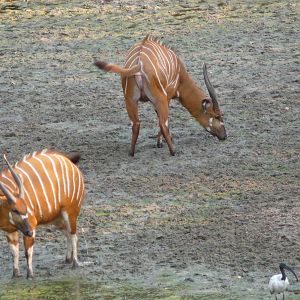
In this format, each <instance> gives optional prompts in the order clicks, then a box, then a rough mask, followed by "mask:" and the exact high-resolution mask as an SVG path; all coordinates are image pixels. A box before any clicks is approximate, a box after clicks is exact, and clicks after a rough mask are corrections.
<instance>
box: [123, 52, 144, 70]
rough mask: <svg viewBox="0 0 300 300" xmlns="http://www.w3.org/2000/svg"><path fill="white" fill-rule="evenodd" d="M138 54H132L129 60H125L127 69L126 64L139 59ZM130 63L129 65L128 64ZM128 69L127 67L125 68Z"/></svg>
mask: <svg viewBox="0 0 300 300" xmlns="http://www.w3.org/2000/svg"><path fill="white" fill-rule="evenodd" d="M139 54H140V53H139V52H137V53H134V54H132V55H131V56H130V57H129V58H127V59H126V62H125V67H127V65H128V64H130V65H131V64H132V62H133V61H135V60H136V59H137V58H138V57H139ZM129 62H130V63H129ZM127 68H128V67H127Z"/></svg>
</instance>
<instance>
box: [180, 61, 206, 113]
mask: <svg viewBox="0 0 300 300" xmlns="http://www.w3.org/2000/svg"><path fill="white" fill-rule="evenodd" d="M178 91H179V95H180V96H179V101H180V102H181V104H182V105H183V106H184V107H185V108H186V109H187V110H188V111H189V112H190V114H191V115H192V116H193V117H195V118H197V117H198V116H199V115H200V114H202V113H203V106H202V101H203V100H204V99H205V98H207V97H206V95H205V93H204V91H203V90H202V89H201V88H200V87H198V86H197V84H196V83H195V81H194V80H193V79H192V78H191V77H190V75H189V74H188V73H187V71H186V69H185V68H184V66H183V64H182V65H181V72H180V83H179V86H178Z"/></svg>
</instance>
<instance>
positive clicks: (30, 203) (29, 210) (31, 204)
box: [15, 165, 34, 216]
mask: <svg viewBox="0 0 300 300" xmlns="http://www.w3.org/2000/svg"><path fill="white" fill-rule="evenodd" d="M16 167H17V165H16ZM16 167H15V168H16ZM18 175H19V177H20V178H21V182H22V185H23V190H24V192H25V195H26V197H27V198H26V199H28V201H29V205H30V206H31V208H32V209H34V206H33V203H32V201H31V199H30V197H29V194H28V192H27V190H26V187H25V186H24V179H23V175H22V174H18ZM24 200H25V199H24ZM26 203H27V201H26ZM27 209H28V212H29V214H30V215H32V216H33V214H32V210H31V209H30V208H29V207H28V206H27Z"/></svg>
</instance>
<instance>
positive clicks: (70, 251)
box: [0, 150, 84, 278]
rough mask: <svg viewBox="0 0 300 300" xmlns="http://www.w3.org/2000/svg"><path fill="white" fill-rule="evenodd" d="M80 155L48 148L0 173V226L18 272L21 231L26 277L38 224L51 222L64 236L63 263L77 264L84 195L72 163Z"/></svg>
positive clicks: (14, 273) (30, 270) (82, 186)
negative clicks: (78, 233)
mask: <svg viewBox="0 0 300 300" xmlns="http://www.w3.org/2000/svg"><path fill="white" fill-rule="evenodd" d="M79 158H80V155H78V154H73V155H69V156H67V155H63V154H61V153H59V152H56V151H52V150H43V151H40V152H34V153H32V154H30V155H27V156H25V157H24V158H23V159H22V160H21V161H19V162H17V163H16V164H15V166H14V167H12V166H11V165H10V164H9V162H8V161H7V159H6V157H5V156H4V159H5V162H6V164H7V166H8V168H7V169H4V170H3V171H2V172H1V173H0V229H2V230H4V231H5V232H6V238H7V241H8V244H9V247H10V249H11V253H12V256H13V261H14V267H13V276H14V277H18V276H20V272H19V242H18V230H19V231H21V232H22V233H23V241H24V247H25V256H26V260H27V278H32V277H33V271H32V254H33V244H34V239H35V230H36V227H37V226H38V225H42V224H49V223H51V224H54V225H56V226H57V228H58V229H60V230H61V231H62V232H63V234H64V235H65V236H66V238H67V254H66V262H68V263H71V262H73V267H76V266H77V265H78V259H77V249H78V243H77V234H76V232H77V228H76V227H77V217H78V215H79V212H80V207H81V204H82V201H83V197H84V182H83V176H82V173H81V172H80V170H79V169H78V168H77V166H76V165H75V163H77V162H78V160H79Z"/></svg>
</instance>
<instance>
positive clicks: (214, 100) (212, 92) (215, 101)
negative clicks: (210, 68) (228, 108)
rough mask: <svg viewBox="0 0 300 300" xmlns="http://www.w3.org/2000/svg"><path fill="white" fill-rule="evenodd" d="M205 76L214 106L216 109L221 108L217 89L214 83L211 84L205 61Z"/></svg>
mask: <svg viewBox="0 0 300 300" xmlns="http://www.w3.org/2000/svg"><path fill="white" fill-rule="evenodd" d="M203 76H204V81H205V85H206V87H207V90H208V92H209V95H210V97H211V100H212V102H213V106H214V108H215V110H220V109H219V104H218V100H217V95H216V91H215V89H214V87H213V85H212V84H211V82H210V81H209V78H208V75H207V69H206V64H205V63H204V64H203Z"/></svg>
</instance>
